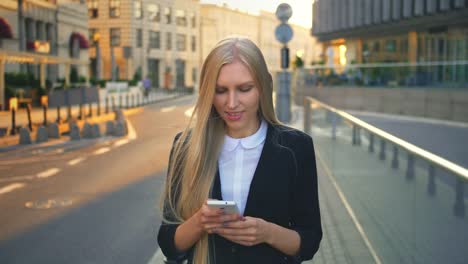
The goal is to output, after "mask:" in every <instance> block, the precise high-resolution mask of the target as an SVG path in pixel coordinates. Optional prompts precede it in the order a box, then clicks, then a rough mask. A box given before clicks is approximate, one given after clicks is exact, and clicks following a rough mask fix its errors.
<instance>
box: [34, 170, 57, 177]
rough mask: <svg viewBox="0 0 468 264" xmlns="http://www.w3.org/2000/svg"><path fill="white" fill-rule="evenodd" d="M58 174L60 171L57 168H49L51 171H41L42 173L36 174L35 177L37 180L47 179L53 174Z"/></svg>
mask: <svg viewBox="0 0 468 264" xmlns="http://www.w3.org/2000/svg"><path fill="white" fill-rule="evenodd" d="M59 172H60V169H58V168H51V169H48V170H46V171H43V172H40V173H38V174H37V177H38V178H48V177H51V176H54V175H55V174H57V173H59Z"/></svg>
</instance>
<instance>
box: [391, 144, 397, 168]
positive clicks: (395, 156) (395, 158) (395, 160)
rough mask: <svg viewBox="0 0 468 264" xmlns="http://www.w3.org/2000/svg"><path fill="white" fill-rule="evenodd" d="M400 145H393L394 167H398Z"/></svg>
mask: <svg viewBox="0 0 468 264" xmlns="http://www.w3.org/2000/svg"><path fill="white" fill-rule="evenodd" d="M398 166H399V163H398V147H397V146H393V159H392V168H394V169H398Z"/></svg>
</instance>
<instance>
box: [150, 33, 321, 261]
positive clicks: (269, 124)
mask: <svg viewBox="0 0 468 264" xmlns="http://www.w3.org/2000/svg"><path fill="white" fill-rule="evenodd" d="M272 89H273V87H272V78H271V75H270V73H269V72H268V69H267V66H266V63H265V59H264V58H263V55H262V53H261V51H260V50H259V49H258V47H257V46H256V45H255V44H254V43H253V42H252V41H250V40H248V39H245V38H228V39H225V40H222V41H221V42H219V43H218V44H217V45H216V47H215V48H214V49H213V50H212V51H211V53H210V54H209V55H208V57H207V58H206V60H205V62H204V64H203V68H202V72H201V78H200V94H199V97H198V101H197V103H196V106H195V110H194V114H195V115H194V116H195V117H193V118H192V119H191V120H190V124H189V126H188V127H187V129H185V131H183V132H182V133H180V134H178V135H177V136H176V139H175V141H174V145H173V148H172V151H171V155H170V162H169V163H170V164H169V172H168V178H167V181H166V185H165V191H164V195H163V199H162V204H161V206H162V209H163V223H162V225H161V227H160V230H159V234H158V242H159V246H160V248H161V250H162V251H163V253H164V254H165V256H166V257H167V258H168V259H170V260H175V261H182V260H188V263H196V264H204V263H220V264H229V263H242V264H246V263H256V264H258V263H268V264H270V263H300V262H301V261H302V260H307V259H311V258H312V257H313V256H314V254H315V253H316V252H317V250H318V248H319V243H320V240H321V238H322V229H321V223H320V211H319V203H318V191H317V173H316V166H315V156H314V149H313V143H312V139H311V138H310V137H309V136H308V135H306V134H304V133H302V132H300V131H298V130H294V129H292V128H288V127H286V126H283V125H282V124H280V122H279V121H278V120H277V118H276V116H275V112H274V109H273V102H272ZM209 199H217V200H230V201H235V202H236V204H237V206H238V209H239V212H240V213H239V214H229V213H225V212H223V210H222V209H215V208H213V207H210V206H208V205H207V200H209Z"/></svg>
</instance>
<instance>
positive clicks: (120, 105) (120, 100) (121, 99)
mask: <svg viewBox="0 0 468 264" xmlns="http://www.w3.org/2000/svg"><path fill="white" fill-rule="evenodd" d="M122 101H123V98H122V95H119V109H122Z"/></svg>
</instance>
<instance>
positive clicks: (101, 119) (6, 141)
mask: <svg viewBox="0 0 468 264" xmlns="http://www.w3.org/2000/svg"><path fill="white" fill-rule="evenodd" d="M187 96H192V94H188V95H182V96H177V95H175V96H171V97H166V98H162V99H160V100H156V101H154V102H153V103H151V104H147V105H144V106H139V107H136V108H131V109H121V110H122V112H123V113H124V115H125V116H131V115H134V114H137V113H140V112H142V111H143V109H144V108H145V107H147V106H149V105H153V104H157V103H161V102H166V101H170V100H175V99H180V98H184V97H187ZM114 120H115V112H109V113H108V114H101V115H100V116H93V117H89V118H85V119H83V120H74V122H75V123H76V124H77V125H78V127H79V128H80V130H81V129H82V128H83V126H84V124H85V122H88V123H90V124H102V123H106V122H107V121H114ZM58 128H59V134H60V135H62V134H64V133H69V128H70V125H69V122H67V123H61V124H58ZM37 131H38V129H36V130H34V131H33V132H31V134H30V136H31V139H32V142H35V139H36V136H37ZM19 142H20V136H19V133H18V134H17V135H14V136H5V137H0V150H1V149H2V148H8V147H11V146H14V145H20V144H19Z"/></svg>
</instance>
